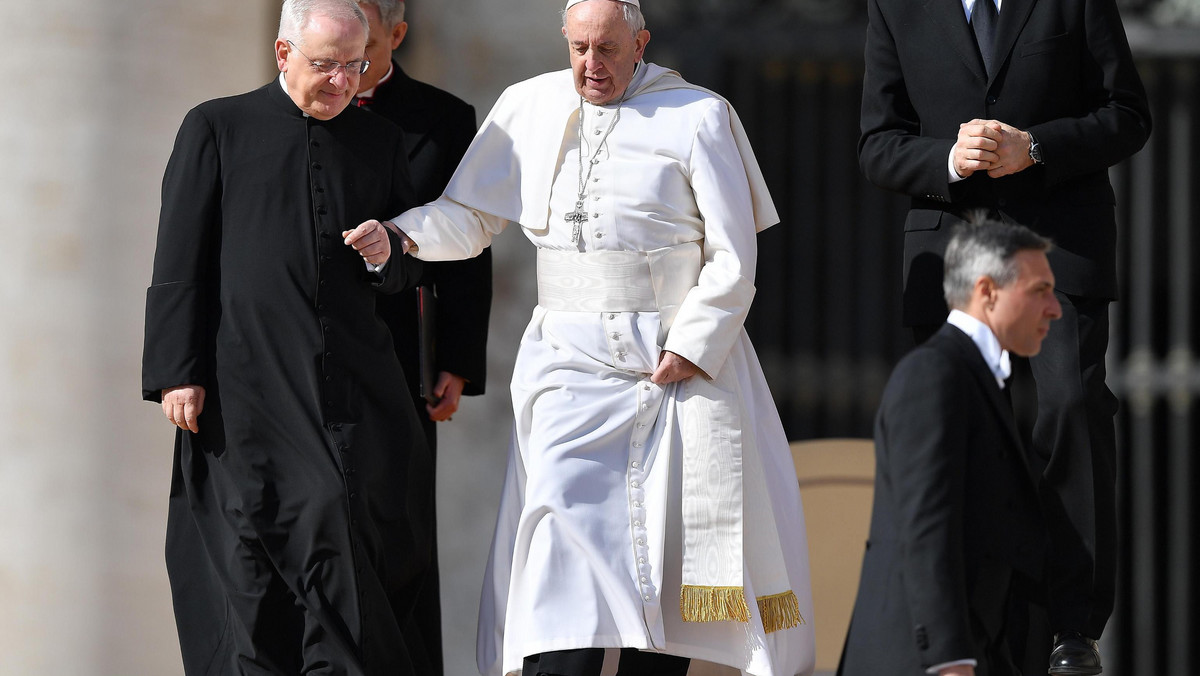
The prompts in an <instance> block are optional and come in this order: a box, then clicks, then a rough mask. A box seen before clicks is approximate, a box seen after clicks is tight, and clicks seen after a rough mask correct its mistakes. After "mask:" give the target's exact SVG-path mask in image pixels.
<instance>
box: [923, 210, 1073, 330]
mask: <svg viewBox="0 0 1200 676" xmlns="http://www.w3.org/2000/svg"><path fill="white" fill-rule="evenodd" d="M1053 246H1054V245H1053V243H1052V242H1051V241H1050V240H1049V239H1047V238H1045V237H1042V236H1041V235H1039V234H1037V233H1035V232H1033V231H1032V230H1030V229H1029V228H1026V227H1025V226H1023V225H1017V224H1016V223H1003V222H1001V221H998V220H995V219H992V218H988V217H987V216H986V214H984V213H978V212H977V213H972V214H969V215H968V216H967V222H966V223H963V224H961V225H959V226H957V227H956V228H955V231H954V235H953V237H951V239H950V244H949V245H947V246H946V256H945V262H946V272H945V276H944V277H943V278H942V293H943V294H944V295H945V297H946V304H947V305H949V306H950V307H951V309H958V310H962V309H964V308H966V307H967V305H968V304H970V301H971V293H972V290H973V289H974V288H975V282H976V280H978V279H979V278H980V277H991V278H992V281H994V282H995V283H996V285H997V286H999V287H1005V286H1008V285H1009V284H1012V283H1013V282H1014V281H1016V279H1017V276H1018V275H1019V274H1020V272H1021V271H1020V268H1019V266H1018V265H1017V261H1016V255H1017V253H1018V252H1021V251H1041V252H1043V253H1045V252H1048V251H1050V249H1051V248H1053Z"/></svg>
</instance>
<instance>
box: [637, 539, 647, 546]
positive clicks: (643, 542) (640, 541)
mask: <svg viewBox="0 0 1200 676" xmlns="http://www.w3.org/2000/svg"><path fill="white" fill-rule="evenodd" d="M637 543H638V544H639V545H644V544H646V541H645V540H643V539H642V538H638V539H637Z"/></svg>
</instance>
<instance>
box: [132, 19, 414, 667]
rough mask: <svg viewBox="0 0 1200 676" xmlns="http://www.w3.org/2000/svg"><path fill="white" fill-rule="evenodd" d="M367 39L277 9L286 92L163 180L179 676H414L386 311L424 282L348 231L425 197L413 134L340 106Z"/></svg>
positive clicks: (157, 374)
mask: <svg viewBox="0 0 1200 676" xmlns="http://www.w3.org/2000/svg"><path fill="white" fill-rule="evenodd" d="M366 37H367V22H366V19H365V17H364V16H363V14H362V11H361V10H360V9H359V7H358V5H357V4H356V3H355V2H354V0H307V1H305V2H297V1H296V0H287V1H286V2H284V4H283V12H282V16H281V20H280V28H279V39H277V40H276V41H275V55H276V59H277V62H278V65H279V70H280V71H281V72H282V74H281V76H280V78H279V79H278V80H276V81H272V82H270V83H268V84H267V85H266V86H264V87H262V88H260V89H258V90H255V91H253V92H250V93H247V94H243V95H240V96H234V97H230V98H224V99H217V100H214V101H209V102H207V103H203V104H201V105H199V106H197V107H196V108H194V109H193V110H192V111H191V112H189V113H188V115H187V116H186V118H185V119H184V121H183V125H182V127H181V128H180V131H179V135H178V137H177V139H176V143H175V148H174V151H173V152H172V155H171V159H170V161H169V162H168V164H167V169H166V173H165V176H164V178H163V191H162V213H161V217H160V222H159V234H158V246H157V250H156V252H155V259H154V276H153V282H152V285H151V286H150V289H149V291H148V292H147V298H146V344H145V352H144V357H143V376H142V388H143V396H144V397H145V398H146V399H149V400H153V401H161V402H162V406H163V412H164V413H165V414H166V416H167V418H168V419H169V420H170V421H171V422H172V423H174V424H175V425H177V426H178V428H179V429H178V430H177V432H176V438H175V459H174V472H173V477H172V485H171V494H170V501H169V513H168V523H167V544H166V556H167V569H168V573H169V575H170V579H171V589H172V596H173V600H174V605H175V615H176V621H177V624H178V629H179V637H180V644H181V648H182V654H183V661H184V666H185V670H186V672H187V673H188V674H299V673H306V674H307V673H321V674H347V675H351V674H388V675H393V674H412V673H414V670H413V668H412V666H411V663H410V660H409V657H408V651H407V649H406V647H405V643H404V640H403V638H402V633H401V627H402V626H403V624H404V623H405V622H407V621H409V620H410V617H409V616H410V614H411V612H412V607H413V603H414V598H415V595H416V592H417V589H416V587H417V585H416V584H415V582H414V580H415V576H416V575H417V573H418V572H419V571H420V570H422V569H424V568H425V567H426V566H427V565H428V559H429V542H430V536H431V534H430V533H429V532H428V530H427V529H426V528H425V527H424V526H423V524H422V522H420V521H416V520H414V519H412V518H411V516H410V515H411V514H413V513H423V512H424V511H427V510H428V509H429V506H428V504H427V503H428V501H429V499H430V492H429V491H428V490H423V489H422V488H421V486H422V482H420V481H413V480H412V479H411V477H412V476H413V475H414V474H416V475H422V474H427V473H429V472H431V469H432V468H431V463H430V457H429V451H428V449H427V447H426V443H425V440H424V437H423V434H422V432H421V430H420V424H419V423H418V422H417V418H416V414H415V411H414V408H413V403H412V400H411V399H410V398H409V396H408V393H407V391H406V388H405V385H404V382H405V381H404V375H403V373H402V370H401V367H400V364H399V362H398V361H397V359H396V355H395V353H394V352H393V351H392V344H391V337H390V335H389V333H388V331H387V329H386V327H385V326H384V324H383V323H382V322H381V321H380V320H379V319H378V318H377V317H376V315H375V301H376V296H377V294H379V293H381V292H382V293H388V292H393V291H396V290H399V289H401V288H403V287H405V286H407V285H410V284H411V282H412V280H414V279H416V277H418V276H419V272H420V269H419V265H420V264H419V263H418V262H416V261H413V260H412V259H410V258H408V257H405V256H402V255H401V254H400V251H401V247H400V244H399V242H398V241H397V240H396V239H395V235H392V234H390V233H389V232H388V231H387V230H385V229H383V228H382V226H380V227H364V226H358V227H355V224H359V223H362V222H363V221H364V220H366V219H369V218H372V217H381V216H386V215H388V214H394V213H398V212H399V211H400V210H403V209H405V208H408V207H409V206H411V203H412V201H413V200H412V197H411V187H410V182H409V175H408V168H407V163H406V159H405V151H404V144H403V139H402V135H401V132H400V130H399V129H398V128H396V127H395V126H394V125H392V124H391V123H389V122H387V121H385V120H383V119H382V118H379V117H377V116H375V115H373V114H371V113H368V112H366V111H362V110H359V109H357V108H353V107H351V108H348V107H347V106H348V105H349V103H350V101H351V98H352V97H353V95H354V93H355V91H356V89H357V85H358V80H359V77H360V76H361V74H362V71H363V70H364V69H365V68H366V67H368V65H367V63H366V59H365V45H366ZM393 254H394V255H393ZM428 483H430V482H426V485H428Z"/></svg>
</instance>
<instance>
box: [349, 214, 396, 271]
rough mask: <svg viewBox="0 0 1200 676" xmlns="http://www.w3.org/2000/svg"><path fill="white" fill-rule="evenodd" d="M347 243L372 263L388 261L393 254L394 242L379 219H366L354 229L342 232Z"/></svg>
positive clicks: (377, 263) (379, 263) (378, 263)
mask: <svg viewBox="0 0 1200 676" xmlns="http://www.w3.org/2000/svg"><path fill="white" fill-rule="evenodd" d="M342 237H343V238H345V243H346V245H347V246H350V247H351V248H353V249H354V250H355V251H357V252H358V254H359V255H360V256H362V257H363V259H365V260H366V261H367V262H368V263H370V264H371V265H381V264H383V263H386V262H387V260H388V258H390V257H391V255H392V243H391V242H390V241H389V240H388V234H387V230H385V229H384V227H383V224H382V223H380V222H379V221H374V220H372V221H366V222H364V223H362V224H361V225H359V226H358V227H357V228H355V229H353V230H347V231H345V232H343V233H342Z"/></svg>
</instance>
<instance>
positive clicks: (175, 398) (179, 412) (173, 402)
mask: <svg viewBox="0 0 1200 676" xmlns="http://www.w3.org/2000/svg"><path fill="white" fill-rule="evenodd" d="M162 409H163V413H164V414H166V416H167V420H170V421H171V424H172V425H176V426H178V427H179V428H180V429H185V430H189V431H191V432H199V431H200V422H199V418H200V414H201V413H203V412H204V388H203V387H201V386H200V385H179V386H177V387H168V388H167V389H165V390H163V391H162Z"/></svg>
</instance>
